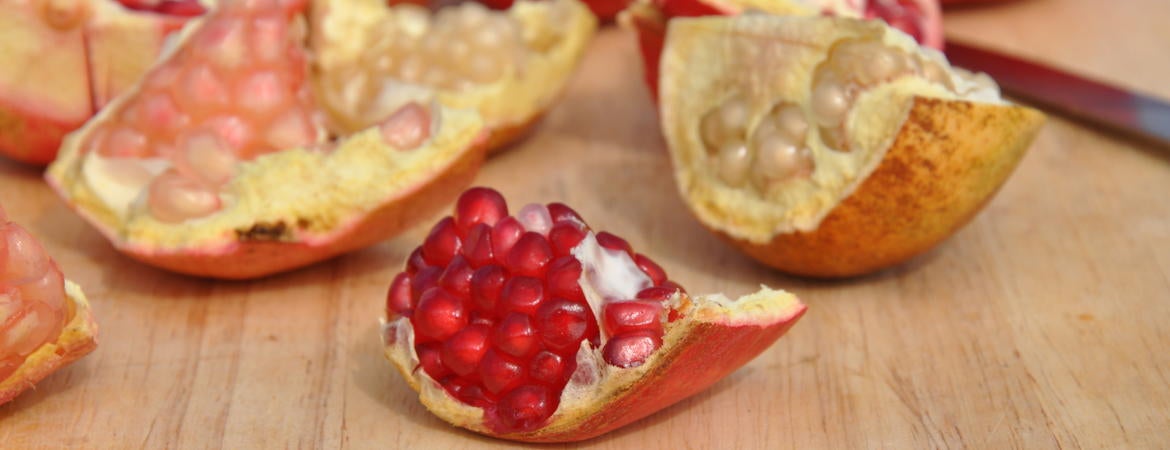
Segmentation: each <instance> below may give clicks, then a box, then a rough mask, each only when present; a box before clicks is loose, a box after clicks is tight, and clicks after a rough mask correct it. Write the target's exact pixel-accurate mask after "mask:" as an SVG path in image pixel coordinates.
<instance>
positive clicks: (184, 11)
mask: <svg viewBox="0 0 1170 450" xmlns="http://www.w3.org/2000/svg"><path fill="white" fill-rule="evenodd" d="M154 10H155V11H157V12H158V13H160V14H167V15H171V16H180V17H195V16H201V15H203V13H205V12H207V10H206V9H204V8H203V6H202V5H200V4H199V2H196V1H194V0H176V1H164V2H162V3H159V4H158V6H157V7H155V9H154Z"/></svg>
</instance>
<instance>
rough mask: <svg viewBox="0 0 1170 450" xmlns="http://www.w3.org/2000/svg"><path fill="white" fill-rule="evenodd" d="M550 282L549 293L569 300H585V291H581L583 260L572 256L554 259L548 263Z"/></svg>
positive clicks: (547, 277) (547, 278) (548, 278)
mask: <svg viewBox="0 0 1170 450" xmlns="http://www.w3.org/2000/svg"><path fill="white" fill-rule="evenodd" d="M545 280H547V283H548V295H549V296H550V297H561V298H567V299H569V300H578V301H585V293H584V292H583V291H581V283H580V280H581V262H580V261H578V260H577V258H574V257H572V256H562V257H560V258H557V259H554V260H553V262H552V263H551V264H549V265H548V273H547V275H545Z"/></svg>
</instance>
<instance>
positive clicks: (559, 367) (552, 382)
mask: <svg viewBox="0 0 1170 450" xmlns="http://www.w3.org/2000/svg"><path fill="white" fill-rule="evenodd" d="M566 362H567V361H566V359H565V357H563V356H561V355H558V354H556V353H553V352H550V351H548V350H541V351H540V353H537V354H536V356H533V357H532V363H531V364H530V365H529V366H528V377H529V378H532V379H533V380H536V381H539V382H541V383H544V384H547V385H549V386H552V387H555V388H558V389H559V388H561V387H562V386H564V384H565V382H566V381H568V380H569V370H566V369H569V367H568V364H566Z"/></svg>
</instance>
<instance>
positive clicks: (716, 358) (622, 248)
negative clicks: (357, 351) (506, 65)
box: [383, 188, 805, 442]
mask: <svg viewBox="0 0 1170 450" xmlns="http://www.w3.org/2000/svg"><path fill="white" fill-rule="evenodd" d="M386 305H387V306H386V313H387V318H386V321H385V322H384V326H383V340H384V343H385V353H386V357H387V358H388V359H389V360H390V361H391V362H393V363H394V365H395V366H396V367H397V368H398V370H399V371H400V372H401V373H402V376H403V377H405V378H406V380H407V382H408V383H409V384H410V386H411V387H413V388H414V389H415V390H417V391H419V394H420V399H421V400H422V403H423V404H424V405H426V407H427V408H428V409H430V410H431V412H433V413H434V414H436V415H437V416H439V417H440V418H442V419H443V420H446V421H447V422H450V423H451V424H453V425H457V426H460V427H464V428H467V429H469V430H472V431H476V432H479V433H483V434H486V435H490V436H495V437H500V438H504V439H513V440H519V441H530V442H565V441H577V440H582V439H588V438H591V437H594V436H597V435H600V434H603V433H606V432H608V431H610V430H613V429H616V428H618V427H621V426H624V425H626V424H629V423H630V422H633V421H635V420H638V419H640V418H642V417H645V416H647V415H649V414H652V413H654V412H655V411H658V410H660V409H662V408H665V407H666V406H669V405H671V404H673V403H675V402H677V401H679V400H682V399H684V398H686V397H688V396H690V395H693V394H695V393H698V392H700V391H702V390H703V389H706V388H707V387H708V386H710V385H711V384H713V383H715V382H716V381H718V380H720V379H721V378H723V377H724V376H726V375H728V374H729V373H731V372H732V371H734V370H736V369H738V368H739V367H740V366H742V365H744V364H746V363H747V362H748V361H750V360H752V358H755V357H756V355H759V354H760V353H761V352H763V351H764V350H766V349H767V348H768V347H769V346H771V345H772V343H773V342H774V341H775V340H776V339H778V338H779V337H780V336H781V335H783V334H784V333H785V332H786V331H788V329H789V328H790V327H791V326H792V325H793V324H794V323H795V322H796V320H797V319H799V318H800V316H801V315H802V314H803V313H804V311H805V306H804V305H803V304H801V303H800V301H799V300H797V299H796V297H794V296H792V295H791V294H788V293H785V292H781V291H775V290H771V289H767V288H764V289H762V290H761V291H759V292H757V293H755V294H752V295H748V296H746V297H743V298H740V299H738V300H734V301H733V300H729V299H727V298H726V297H724V296H722V295H709V296H691V295H689V294H687V293H686V291H684V290H683V289H682V288H681V287H680V286H679V285H677V284H675V283H674V282H673V281H670V280H669V279H668V278H667V275H666V273H665V271H663V269H662V267H660V266H659V265H658V264H656V263H655V262H654V261H653V260H651V259H650V258H648V257H646V256H645V255H642V254H639V253H636V252H634V250H633V249H632V248H631V247H630V245H629V243H627V242H626V241H625V240H624V239H622V238H620V237H618V236H615V235H613V234H610V233H608V232H604V231H603V232H595V231H594V230H593V229H591V228H590V227H589V226H588V225H586V223H585V221H584V220H583V219H582V218H581V216H579V215H578V214H577V213H576V212H575V211H573V210H572V209H570V208H569V207H568V206H565V205H563V204H560V203H552V204H549V205H539V204H532V205H528V206H525V207H523V208H521V209H520V210H519V211H517V212H516V213H515V214H514V215H509V214H508V209H507V204H506V202H505V201H504V198H503V197H502V196H501V195H500V194H499V193H498V192H496V191H494V190H491V189H487V188H473V189H470V190H468V191H467V192H465V193H464V194H463V195H462V196H461V197H460V198H459V201H458V203H457V205H456V210H455V214H454V216H452V217H447V218H445V219H443V220H441V221H439V223H438V224H436V225H435V226H434V228H433V229H432V230H431V232H430V235H428V236H427V238H426V240H425V241H424V242H423V243H422V245H420V246H419V247H418V248H417V249H416V250H415V251H414V253H412V254H411V255H410V258H409V259H408V261H407V262H406V267H405V269H404V271H403V272H402V273H400V274H398V275H397V276H396V277H395V278H394V280H393V282H392V283H391V284H390V288H389V293H388V294H387V300H386Z"/></svg>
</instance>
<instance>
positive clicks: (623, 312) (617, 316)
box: [601, 300, 663, 336]
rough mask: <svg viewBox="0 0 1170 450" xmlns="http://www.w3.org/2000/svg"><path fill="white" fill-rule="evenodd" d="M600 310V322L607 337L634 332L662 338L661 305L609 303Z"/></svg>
mask: <svg viewBox="0 0 1170 450" xmlns="http://www.w3.org/2000/svg"><path fill="white" fill-rule="evenodd" d="M601 309H602V311H601V322H602V324H604V326H605V332H606V334H608V335H609V336H617V335H620V334H626V333H630V332H634V331H650V332H653V333H655V334H656V335H657V336H662V309H663V308H662V303H659V302H655V301H647V300H633V301H628V302H613V303H609V304H606V305H605V306H603V307H602V308H601Z"/></svg>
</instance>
